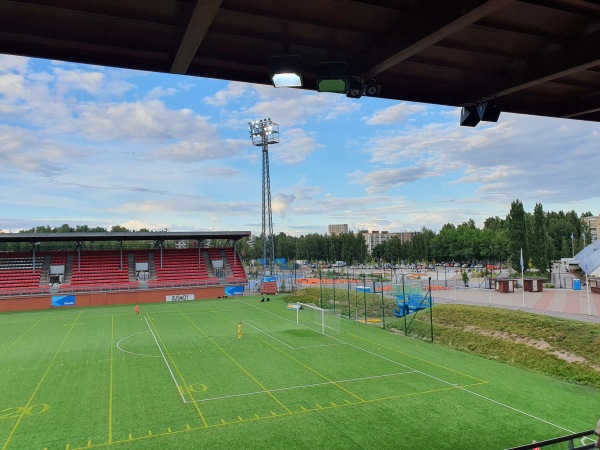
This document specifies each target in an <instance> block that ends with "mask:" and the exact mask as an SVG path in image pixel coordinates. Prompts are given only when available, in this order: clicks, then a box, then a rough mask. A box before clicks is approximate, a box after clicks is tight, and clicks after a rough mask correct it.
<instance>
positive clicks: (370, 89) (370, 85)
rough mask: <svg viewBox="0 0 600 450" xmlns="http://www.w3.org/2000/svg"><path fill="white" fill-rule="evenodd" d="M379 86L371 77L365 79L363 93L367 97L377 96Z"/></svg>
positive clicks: (379, 89) (379, 90)
mask: <svg viewBox="0 0 600 450" xmlns="http://www.w3.org/2000/svg"><path fill="white" fill-rule="evenodd" d="M379 92H381V86H380V85H379V84H377V82H376V81H375V80H373V79H371V80H366V81H365V95H366V96H367V97H379Z"/></svg>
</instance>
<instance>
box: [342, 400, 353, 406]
mask: <svg viewBox="0 0 600 450" xmlns="http://www.w3.org/2000/svg"><path fill="white" fill-rule="evenodd" d="M344 401H345V402H346V403H348V404H349V405H351V404H352V402H350V400H344Z"/></svg>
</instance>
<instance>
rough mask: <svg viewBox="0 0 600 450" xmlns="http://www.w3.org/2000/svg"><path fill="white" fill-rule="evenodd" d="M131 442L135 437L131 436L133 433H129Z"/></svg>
mask: <svg viewBox="0 0 600 450" xmlns="http://www.w3.org/2000/svg"><path fill="white" fill-rule="evenodd" d="M129 440H130V441H132V440H133V436H132V435H131V433H129Z"/></svg>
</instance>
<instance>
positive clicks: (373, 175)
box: [348, 167, 431, 194]
mask: <svg viewBox="0 0 600 450" xmlns="http://www.w3.org/2000/svg"><path fill="white" fill-rule="evenodd" d="M428 175H431V174H430V172H428V170H427V168H425V167H399V168H396V169H384V170H376V171H373V172H369V173H364V172H362V171H360V170H357V171H356V172H354V173H351V174H348V179H349V182H350V183H356V184H365V185H367V188H366V189H367V192H368V193H369V194H380V193H382V192H386V191H387V190H388V189H391V188H394V187H398V186H401V185H403V184H406V183H412V182H415V181H418V180H420V179H422V178H424V177H426V176H428Z"/></svg>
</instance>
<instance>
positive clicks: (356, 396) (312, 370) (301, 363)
mask: <svg viewBox="0 0 600 450" xmlns="http://www.w3.org/2000/svg"><path fill="white" fill-rule="evenodd" d="M258 338H259V339H260V340H261V341H263V342H264V343H265V344H267V345H268V346H269V347H271V348H273V349H275V350H277V351H278V352H279V353H282V354H284V355H285V356H287V357H288V358H289V359H291V360H292V361H295V362H296V363H298V364H300V365H301V366H302V367H304V368H306V369H308V370H310V371H311V372H313V373H315V374H317V375H318V376H320V377H321V378H323V379H324V380H327V382H329V383H331V384H333V385H334V386H336V387H338V388H339V389H341V390H342V391H344V392H346V393H347V394H350V395H351V396H352V397H354V398H356V399H358V400H360V401H361V402H364V401H366V400H365V399H363V398H362V397H360V396H358V395H356V394H355V393H354V392H352V391H350V390H348V389H346V388H345V387H344V386H341V385H340V384H339V383H336V382H335V381H334V380H332V379H330V378H329V377H327V376H325V375H323V374H322V373H320V372H319V371H318V370H316V369H313V368H312V367H310V366H309V365H307V364H304V363H303V362H302V361H300V360H299V359H296V358H294V357H293V356H292V355H290V354H289V353H286V352H285V351H284V350H282V349H280V348H278V347H276V346H274V345H273V344H271V342H269V341H267V340H266V339H264V338H262V337H261V336H258Z"/></svg>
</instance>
